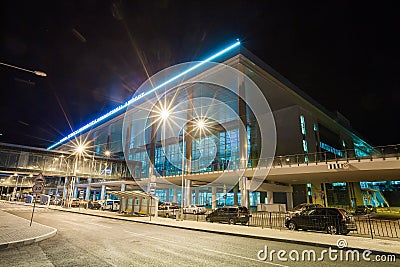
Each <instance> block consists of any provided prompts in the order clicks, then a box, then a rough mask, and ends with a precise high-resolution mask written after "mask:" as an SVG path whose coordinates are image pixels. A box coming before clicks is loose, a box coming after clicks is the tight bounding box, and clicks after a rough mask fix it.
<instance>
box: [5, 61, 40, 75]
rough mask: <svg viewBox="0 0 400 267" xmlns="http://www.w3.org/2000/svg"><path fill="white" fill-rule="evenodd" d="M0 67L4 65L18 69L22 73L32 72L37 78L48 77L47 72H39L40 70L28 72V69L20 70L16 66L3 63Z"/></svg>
mask: <svg viewBox="0 0 400 267" xmlns="http://www.w3.org/2000/svg"><path fill="white" fill-rule="evenodd" d="M0 65H4V66H7V67H10V68H14V69H18V70H22V71H26V72H31V73H33V74H35V75H37V76H41V77H46V76H47V74H46V73H45V72H43V71H39V70H28V69H24V68H20V67H17V66H14V65H10V64H7V63H3V62H0Z"/></svg>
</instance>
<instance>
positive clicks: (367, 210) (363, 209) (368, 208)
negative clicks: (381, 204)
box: [354, 205, 376, 215]
mask: <svg viewBox="0 0 400 267" xmlns="http://www.w3.org/2000/svg"><path fill="white" fill-rule="evenodd" d="M373 212H376V207H374V206H372V205H360V206H357V207H356V210H355V211H354V213H355V214H357V215H365V214H371V213H373Z"/></svg>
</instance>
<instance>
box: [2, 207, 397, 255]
mask: <svg viewBox="0 0 400 267" xmlns="http://www.w3.org/2000/svg"><path fill="white" fill-rule="evenodd" d="M21 204H22V203H21ZM37 207H41V208H49V209H53V210H59V211H63V212H74V213H80V214H85V215H90V216H98V217H104V218H112V219H118V220H126V221H132V222H137V223H146V224H153V225H160V226H167V227H175V228H182V229H189V230H195V231H204V232H211V233H218V234H226V235H236V236H241V237H251V238H258V239H263V240H265V242H266V245H268V241H282V242H290V243H297V244H302V245H313V246H315V245H316V244H318V245H319V246H321V247H327V248H328V247H332V249H337V248H338V244H339V242H340V245H341V246H342V247H343V246H344V247H346V248H348V249H358V250H360V251H364V250H370V251H372V252H374V253H389V254H396V257H399V258H400V240H387V239H371V238H366V237H358V236H343V235H328V234H325V233H319V232H311V231H309V232H305V231H288V230H285V229H282V230H279V229H270V228H264V229H262V228H260V227H249V226H242V225H229V224H223V223H208V222H197V221H189V220H183V221H178V220H175V219H171V218H163V217H156V218H155V217H136V216H126V215H122V214H118V213H116V212H110V211H100V210H90V209H83V208H69V209H67V208H62V207H60V206H49V207H47V206H37ZM0 209H1V205H0ZM3 213H4V212H2V213H0V214H3ZM9 215H10V216H13V215H11V214H9ZM7 216H8V215H7ZM14 217H16V216H14ZM6 219H8V217H7V218H6ZM22 220H24V219H22ZM2 221H3V219H2V218H0V227H3V226H2V225H3V223H2ZM24 221H25V224H26V220H24ZM27 225H28V226H29V222H27ZM32 226H33V225H32ZM18 227H21V228H22V226H17V225H16V226H15V227H14V228H16V229H11V230H13V231H14V232H15V231H18ZM21 234H23V233H21ZM54 234H55V233H54ZM0 243H2V238H1V235H0Z"/></svg>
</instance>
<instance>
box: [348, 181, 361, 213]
mask: <svg viewBox="0 0 400 267" xmlns="http://www.w3.org/2000/svg"><path fill="white" fill-rule="evenodd" d="M346 186H347V189H348V192H349V198H350V199H349V203H350V206H352V207H353V208H355V207H356V206H357V205H363V203H364V201H363V199H362V193H361V186H360V183H359V182H348V183H346Z"/></svg>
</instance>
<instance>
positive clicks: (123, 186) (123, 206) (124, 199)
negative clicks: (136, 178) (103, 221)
mask: <svg viewBox="0 0 400 267" xmlns="http://www.w3.org/2000/svg"><path fill="white" fill-rule="evenodd" d="M125 189H126V184H121V192H123V191H125ZM120 201H121V205H120V207H119V210H120V212H125V210H126V207H127V206H128V198H127V197H122V198H121V200H120Z"/></svg>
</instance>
